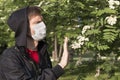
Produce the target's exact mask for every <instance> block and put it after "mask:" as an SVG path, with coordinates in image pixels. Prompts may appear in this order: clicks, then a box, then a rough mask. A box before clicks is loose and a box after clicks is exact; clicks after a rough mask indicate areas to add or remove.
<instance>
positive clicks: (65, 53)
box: [59, 37, 69, 68]
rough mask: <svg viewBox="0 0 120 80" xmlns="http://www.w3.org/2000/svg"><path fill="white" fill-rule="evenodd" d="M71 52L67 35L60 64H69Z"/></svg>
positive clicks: (62, 65)
mask: <svg viewBox="0 0 120 80" xmlns="http://www.w3.org/2000/svg"><path fill="white" fill-rule="evenodd" d="M68 58H69V52H68V37H65V39H64V44H63V54H62V57H61V61H60V63H59V65H60V66H61V67H62V68H64V67H65V66H67V64H68Z"/></svg>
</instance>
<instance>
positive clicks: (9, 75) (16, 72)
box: [0, 56, 64, 80]
mask: <svg viewBox="0 0 120 80" xmlns="http://www.w3.org/2000/svg"><path fill="white" fill-rule="evenodd" d="M0 68H1V70H2V73H3V74H2V75H4V77H5V78H6V80H35V79H34V78H33V77H31V76H29V75H28V74H27V72H25V70H24V68H23V67H22V65H20V64H19V62H18V60H17V59H15V57H13V56H6V57H4V58H2V60H1V61H0ZM63 73H64V70H63V69H62V68H61V67H60V66H59V65H56V66H55V67H53V68H46V69H44V70H43V71H42V74H41V75H39V76H38V78H37V80H57V78H58V77H60V76H61V75H62V74H63Z"/></svg>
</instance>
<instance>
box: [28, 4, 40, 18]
mask: <svg viewBox="0 0 120 80" xmlns="http://www.w3.org/2000/svg"><path fill="white" fill-rule="evenodd" d="M35 15H40V16H41V9H40V8H39V7H37V6H29V8H28V19H29V20H30V19H31V17H32V16H35Z"/></svg>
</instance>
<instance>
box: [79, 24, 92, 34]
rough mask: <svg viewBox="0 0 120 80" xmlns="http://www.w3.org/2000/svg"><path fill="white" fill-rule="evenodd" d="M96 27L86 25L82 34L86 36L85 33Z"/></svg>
mask: <svg viewBox="0 0 120 80" xmlns="http://www.w3.org/2000/svg"><path fill="white" fill-rule="evenodd" d="M93 27H94V26H92V25H91V26H90V25H85V26H84V27H83V29H82V32H81V33H82V34H85V32H86V31H87V30H88V29H90V28H93Z"/></svg>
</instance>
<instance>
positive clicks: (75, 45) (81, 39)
mask: <svg viewBox="0 0 120 80" xmlns="http://www.w3.org/2000/svg"><path fill="white" fill-rule="evenodd" d="M77 40H78V41H75V42H73V43H72V45H71V47H72V48H73V49H77V48H81V46H82V45H84V43H85V41H89V39H88V38H86V37H84V36H78V37H77Z"/></svg>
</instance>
